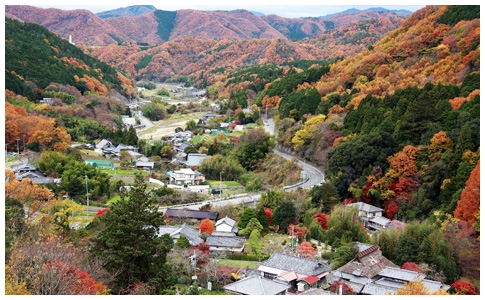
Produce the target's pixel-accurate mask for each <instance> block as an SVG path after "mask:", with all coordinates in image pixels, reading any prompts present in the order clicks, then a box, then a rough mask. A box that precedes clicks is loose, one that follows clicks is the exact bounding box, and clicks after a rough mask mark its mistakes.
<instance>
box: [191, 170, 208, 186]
mask: <svg viewBox="0 0 485 300" xmlns="http://www.w3.org/2000/svg"><path fill="white" fill-rule="evenodd" d="M194 173H195V181H194V182H195V184H201V183H202V182H205V175H204V174H202V173H200V172H199V171H197V170H195V171H194ZM209 187H210V186H209Z"/></svg>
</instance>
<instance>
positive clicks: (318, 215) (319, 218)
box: [313, 213, 328, 230]
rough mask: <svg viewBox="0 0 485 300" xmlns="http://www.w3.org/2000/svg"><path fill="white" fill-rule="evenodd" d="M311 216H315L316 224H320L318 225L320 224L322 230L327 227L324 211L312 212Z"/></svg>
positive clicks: (326, 217)
mask: <svg viewBox="0 0 485 300" xmlns="http://www.w3.org/2000/svg"><path fill="white" fill-rule="evenodd" d="M313 218H315V219H316V220H317V222H318V224H320V226H322V229H323V230H326V229H327V222H328V216H327V215H326V214H324V213H314V214H313Z"/></svg>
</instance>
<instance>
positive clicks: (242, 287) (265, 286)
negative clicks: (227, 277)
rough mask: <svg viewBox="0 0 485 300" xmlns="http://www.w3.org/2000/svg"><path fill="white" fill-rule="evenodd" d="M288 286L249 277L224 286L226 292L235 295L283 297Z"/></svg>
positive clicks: (279, 282) (282, 282)
mask: <svg viewBox="0 0 485 300" xmlns="http://www.w3.org/2000/svg"><path fill="white" fill-rule="evenodd" d="M289 288H290V286H289V285H288V284H287V283H286V282H284V281H279V280H271V279H268V278H264V277H260V276H250V277H246V278H244V279H241V280H239V281H236V282H234V283H231V284H228V285H226V286H224V289H225V290H226V291H229V292H232V293H234V294H236V295H284V294H286V291H287V290H288V289H289Z"/></svg>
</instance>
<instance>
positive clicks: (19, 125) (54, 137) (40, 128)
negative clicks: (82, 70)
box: [5, 101, 71, 151]
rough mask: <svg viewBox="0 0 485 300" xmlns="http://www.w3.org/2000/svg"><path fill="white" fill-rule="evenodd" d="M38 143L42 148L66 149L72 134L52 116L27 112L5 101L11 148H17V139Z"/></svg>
mask: <svg viewBox="0 0 485 300" xmlns="http://www.w3.org/2000/svg"><path fill="white" fill-rule="evenodd" d="M23 135H25V143H26V144H28V143H37V144H38V146H39V149H40V150H46V149H52V150H56V151H64V150H66V149H67V148H68V147H69V145H70V144H71V136H70V135H69V134H68V133H67V132H66V130H65V129H64V128H62V127H61V126H59V125H58V124H57V121H56V120H55V119H52V118H48V117H44V116H38V115H33V114H29V113H27V111H26V110H25V108H23V107H19V106H17V107H15V106H13V105H12V104H10V103H9V102H8V101H5V142H6V143H8V148H9V149H12V150H13V149H16V147H15V145H16V143H17V142H16V139H22V136H23Z"/></svg>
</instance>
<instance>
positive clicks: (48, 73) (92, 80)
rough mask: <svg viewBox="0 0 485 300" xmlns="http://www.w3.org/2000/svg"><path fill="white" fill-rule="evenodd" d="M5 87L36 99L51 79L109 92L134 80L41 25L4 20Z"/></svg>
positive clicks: (81, 88) (123, 89)
mask: <svg viewBox="0 0 485 300" xmlns="http://www.w3.org/2000/svg"><path fill="white" fill-rule="evenodd" d="M5 55H6V56H5V57H6V59H5V87H6V89H8V90H10V91H12V92H14V93H16V94H20V95H24V96H27V97H28V98H29V99H31V100H35V99H36V97H37V95H36V94H35V93H37V92H39V91H41V90H44V89H45V88H46V87H47V86H48V85H49V84H50V83H51V82H57V83H60V84H64V85H71V86H74V87H76V89H78V90H79V91H80V92H81V93H83V92H85V91H93V92H97V93H99V94H100V95H108V94H109V93H110V92H115V91H117V92H121V93H124V92H126V93H127V94H126V95H129V90H130V86H131V81H130V80H128V79H127V78H126V77H125V76H124V75H122V74H121V73H119V72H117V71H116V70H115V69H113V67H111V66H109V65H107V64H106V63H104V62H101V61H99V60H98V59H96V58H94V57H92V56H89V55H86V54H85V53H84V52H83V51H81V50H80V49H79V48H77V47H75V46H73V45H71V44H69V42H67V41H65V40H63V39H60V38H59V37H58V36H57V35H55V34H54V33H52V32H50V31H48V30H47V29H45V28H44V27H42V26H39V25H37V24H31V23H20V22H18V21H15V20H11V19H5Z"/></svg>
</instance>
